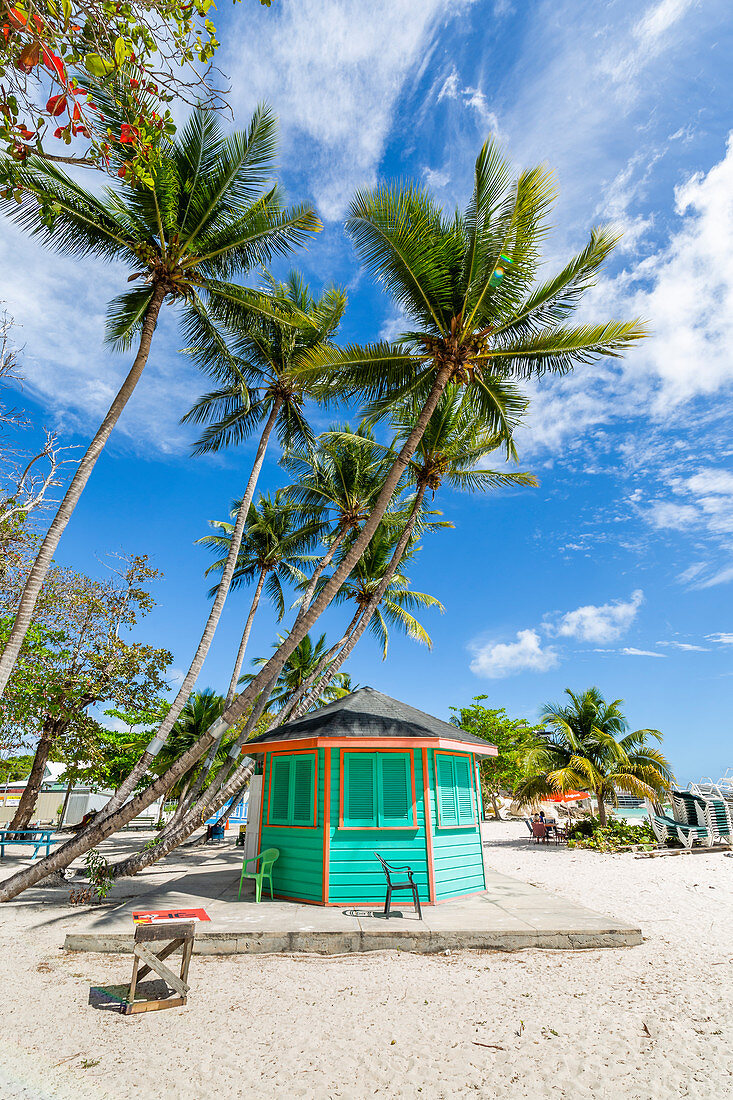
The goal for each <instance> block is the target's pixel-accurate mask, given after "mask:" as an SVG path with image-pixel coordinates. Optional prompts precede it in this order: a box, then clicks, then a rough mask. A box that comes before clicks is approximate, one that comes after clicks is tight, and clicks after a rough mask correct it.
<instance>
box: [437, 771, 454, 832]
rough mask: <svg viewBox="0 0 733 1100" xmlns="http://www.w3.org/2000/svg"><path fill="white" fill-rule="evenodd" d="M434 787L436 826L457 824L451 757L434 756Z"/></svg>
mask: <svg viewBox="0 0 733 1100" xmlns="http://www.w3.org/2000/svg"><path fill="white" fill-rule="evenodd" d="M435 785H436V788H437V791H438V825H439V826H441V827H445V826H450V825H457V824H458V808H457V806H456V796H455V785H454V782H453V757H452V756H444V755H443V754H442V753H436V754H435Z"/></svg>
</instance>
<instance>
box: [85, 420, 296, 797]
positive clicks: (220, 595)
mask: <svg viewBox="0 0 733 1100" xmlns="http://www.w3.org/2000/svg"><path fill="white" fill-rule="evenodd" d="M281 403H282V402H281V401H280V400H275V401H274V403H273V406H272V410H271V411H270V415H269V417H268V419H267V423H266V424H265V427H264V429H263V431H262V435H261V436H260V442H259V445H258V447H257V454H256V455H255V461H254V464H253V466H252V472H251V473H250V475H249V481H248V482H247V488H246V490H245V493H244V496H243V497H242V502H241V504H240V505H239V511H238V512H237V520H236V523H235V525H234V530H233V531H232V537H231V542H230V545H229V553H228V554H227V560H226V563H225V565H224V569H223V571H222V575H221V581H220V582H219V585H218V587H217V589H216V597H215V599H214V604H213V606H212V608H211V611H210V612H209V617H208V619H207V620H206V626H205V627H204V632H203V634H202V635H201V640H200V641H199V644H198V646H197V648H196V652H195V654H194V657H193V660H192V661H191V664H190V666H189V669H188V672H187V673H186V676H185V678H184V680H183V683H182V684H181V687H180V689H179V691H178V695H177V696H176V698H175V699H174V701H173V704H172V706H171V708H170V710H169V711H168V713H167V714H166V716H165V719H164V720H163V722H162V723H161V725H160V727H159V729H158V731H157V733H156V735H155V737H154V738H153V740H152V741H151V742H150V744H149V745H148V747H147V749H146V750H145V752H144V753H143V754H142V756H141V757H140V759H139V760H138V761H137V763H136V764H135V766H134V767H133V769H132V771H131V772H130V774H129V775H128V777H127V779H125V780H124V782H123V783H121V784H120V786H119V787H118V788H117V790H116V791H115V793H114V795H113V796H112V798H111V799H110V800H109V802H108V803H107V805H106V806H105V807H104V809H103V810H102V811H101V816H102V817H103V818H106V817H108V816H110V815H112V814H113V813H115V811H116V810H117V809H118V808H119V807H120V806H122V805H123V804H124V802H125V800H126V799H127V798H128V797H129V796H130V794H131V793H132V792H133V791H134V790H135V787H136V786H137V784H138V783H139V782H140V780H141V779H142V777H143V776H144V775H145V773H146V772H147V770H148V768H149V767H150V765H151V764H152V762H153V760H154V759H155V757H156V756H157V755H158V753H159V752H160V750H161V749H162V748H163V745H164V744H165V743H166V741H167V739H168V736H169V734H170V732H171V730H172V729H173V726H174V724H175V722H176V720H177V718H178V716H179V715H180V713H181V711H182V710H183V708H184V706H185V704H186V700H187V699H188V697H189V695H190V694H191V692H192V691H193V689H194V687H195V685H196V681H197V679H198V676H199V673H200V672H201V668H202V666H203V663H204V661H205V660H206V655H207V654H208V652H209V649H210V647H211V643H212V641H213V640H214V634H215V632H216V628H217V626H218V625H219V619H220V618H221V613H222V611H223V610H224V604H225V602H226V598H227V596H228V594H229V589H230V587H231V583H232V577H233V576H234V570H235V568H236V565H237V557H238V555H239V548H240V546H241V544H242V536H243V534H244V527H245V524H246V522H247V514H248V513H249V506H250V504H251V503H252V498H253V496H254V491H255V488H256V487H257V480H258V478H259V476H260V470H261V469H262V463H263V461H264V458H265V452H266V450H267V444H268V441H269V438H270V433H271V432H272V429H273V427H274V424H275V421H276V419H277V414H278V412H279V410H280V405H281Z"/></svg>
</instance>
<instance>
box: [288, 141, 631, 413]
mask: <svg viewBox="0 0 733 1100" xmlns="http://www.w3.org/2000/svg"><path fill="white" fill-rule="evenodd" d="M553 199H554V186H553V183H552V177H551V175H550V174H549V172H548V171H547V170H546V169H544V168H542V167H538V168H534V169H531V170H528V171H525V172H523V173H522V174H521V175H520V176H519V177H518V178H517V179H513V178H512V172H511V169H510V166H509V165H508V163H507V162H506V161H505V160H504V158H503V157H502V155H501V153H500V151H499V149H498V147H497V145H496V144H495V143H494V142H493V141H488V142H486V144H485V145H484V146H483V148H482V149H481V151H480V153H479V155H478V158H477V160H476V165H475V170H474V186H473V192H472V195H471V198H470V201H469V203H468V206H467V208H466V209H465V211H455V212H454V213H452V214H446V213H445V212H444V211H443V209H442V208H441V206H440V205H439V204H438V203H437V202H436V201H435V200H434V199H433V198H432V196H431V195H430V193H429V192H428V191H427V190H426V189H425V188H423V187H421V186H419V185H417V184H414V183H404V182H401V183H395V184H388V183H384V184H380V185H379V186H377V187H376V188H374V189H370V190H363V191H359V192H357V194H356V197H355V198H354V200H353V202H352V204H351V207H350V211H349V216H348V219H347V222H346V228H347V232H348V233H349V235H350V237H351V239H352V241H353V242H354V244H355V246H356V249H357V251H358V252H359V254H360V256H361V258H362V260H363V262H364V264H365V266H366V267H367V269H368V270H369V271H370V272H372V274H373V275H374V276H375V278H376V279H377V281H378V282H379V283H380V284H381V286H382V287H383V288H384V289H385V290H386V292H387V294H388V295H389V296H390V298H391V299H392V301H393V303H394V304H395V305H396V306H397V307H398V309H399V310H400V312H401V314H402V316H403V317H404V320H405V332H404V333H403V335H402V336H401V337H400V338H399V339H398V340H397V341H395V342H388V341H381V342H379V343H374V344H369V345H366V346H364V347H358V346H350V347H347V348H345V349H343V350H342V352H341V354H340V355H339V356H338V357H328V356H327V355H325V354H321V353H315V354H314V355H313V356H312V357H311V359H312V363H311V368H310V369H311V370H314V371H315V370H319V371H320V372H321V374H322V384H324V385H329V384H331V379H330V377H329V376H331V375H334V374H336V375H338V374H339V373H340V372H348V374H349V376H350V380H351V384H352V387H353V389H354V391H355V392H357V391H358V392H359V393H361V394H364V395H366V396H367V398H368V399H369V400H370V402H371V411H372V412H373V413H374V414H376V415H382V414H384V413H386V412H388V411H389V410H390V409H391V408H393V407H394V402H395V401H398V400H401V399H403V398H405V397H406V396H408V395H413V396H414V397H415V398H417V399H418V401H419V403H420V405H423V404H424V402H425V401H426V400H427V398H428V395H429V394H430V393H431V391H433V389H434V388H435V386H436V385H437V387H438V388H439V389H443V388H444V387H445V385H447V384H448V382H451V381H453V382H455V383H458V384H461V385H464V386H466V388H467V390H468V392H469V393H470V399H471V402H472V404H473V407H474V411H475V414H476V415H477V416H479V417H480V418H481V420H482V422H483V424H484V425H485V426H486V427H489V428H492V429H493V430H498V429H499V427H500V426H502V424H503V426H504V427H505V428H506V427H507V426H510V425H511V421H512V412H513V410H512V407H511V406H509V407H508V408H505V409H504V410H503V411H502V410H500V409H498V408H497V405H496V401H495V399H494V394H493V386H494V384H495V380H496V379H497V378H507V377H513V378H525V377H529V376H533V375H540V374H543V373H546V372H555V373H564V372H566V371H568V370H570V369H571V368H572V367H574V366H576V365H579V364H583V363H588V362H591V361H593V360H594V359H596V358H598V357H599V356H602V355H613V356H616V355H619V354H621V352H623V351H624V350H625V349H626V348H628V347H629V346H630V345H631V344H633V343H634V342H635V341H636V340H638V339H640V338H641V337H642V336H644V335H645V330H644V327H643V325H642V324H641V323H640V322H639V321H638V320H635V321H625V322H623V321H605V322H601V323H600V324H585V325H577V326H573V325H569V324H568V321H569V319H570V317H571V315H572V313H573V312H574V310H575V309H576V307H577V306H578V304H579V303H580V300H581V298H582V296H583V294H584V293H585V291H586V290H587V289H588V288H589V287H590V286H591V285H592V284H593V282H594V279H595V276H596V275H597V273H598V271H599V269H600V268H601V266H602V264H603V262H604V261H605V260H606V258H607V257H608V255H609V253H610V252H611V250H612V249H613V247H614V245H615V244H616V242H617V239H618V238H617V237H616V236H615V235H614V234H613V233H611V232H610V231H609V230H607V229H603V228H600V229H594V230H593V231H592V232H591V234H590V238H589V241H588V243H587V245H586V246H585V248H584V249H583V250H582V251H581V252H580V253H578V255H576V256H574V257H573V258H572V259H571V260H570V262H569V263H568V264H566V266H565V267H564V268H563V269H562V270H561V271H559V272H558V273H557V274H556V275H553V276H552V277H551V278H550V279H548V280H546V281H545V282H542V283H538V281H537V276H538V269H539V265H540V258H541V257H540V250H541V245H542V243H543V241H544V239H545V237H546V235H547V232H548V225H547V220H546V216H547V213H548V210H549V208H550V206H551V203H552V201H553Z"/></svg>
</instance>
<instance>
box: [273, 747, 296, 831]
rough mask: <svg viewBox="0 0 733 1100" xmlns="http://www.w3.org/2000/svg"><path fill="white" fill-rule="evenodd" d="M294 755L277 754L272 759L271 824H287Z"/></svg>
mask: <svg viewBox="0 0 733 1100" xmlns="http://www.w3.org/2000/svg"><path fill="white" fill-rule="evenodd" d="M291 764H292V757H288V756H275V757H273V759H272V764H271V767H272V778H271V779H270V816H269V819H268V820H269V822H270V824H271V825H287V824H288V811H289V808H290V768H291Z"/></svg>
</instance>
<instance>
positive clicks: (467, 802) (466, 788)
mask: <svg viewBox="0 0 733 1100" xmlns="http://www.w3.org/2000/svg"><path fill="white" fill-rule="evenodd" d="M453 767H454V772H455V783H456V802H457V803H458V824H459V825H473V823H474V813H473V788H472V785H471V761H470V760H469V759H468V757H466V756H455V757H454V758H453Z"/></svg>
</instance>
